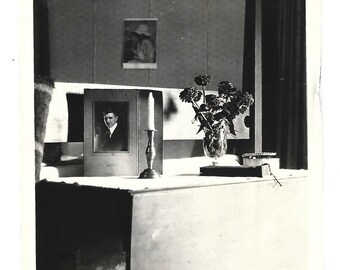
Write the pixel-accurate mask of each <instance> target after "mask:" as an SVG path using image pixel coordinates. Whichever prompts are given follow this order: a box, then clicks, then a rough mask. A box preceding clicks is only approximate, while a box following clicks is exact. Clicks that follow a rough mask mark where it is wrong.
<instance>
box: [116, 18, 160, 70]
mask: <svg viewBox="0 0 340 270" xmlns="http://www.w3.org/2000/svg"><path fill="white" fill-rule="evenodd" d="M123 28H124V38H123V57H122V59H123V68H124V69H156V68H157V19H150V18H146V19H125V20H124V22H123Z"/></svg>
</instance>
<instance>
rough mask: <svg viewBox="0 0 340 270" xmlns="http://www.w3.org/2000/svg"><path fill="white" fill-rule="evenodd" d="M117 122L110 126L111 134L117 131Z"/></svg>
mask: <svg viewBox="0 0 340 270" xmlns="http://www.w3.org/2000/svg"><path fill="white" fill-rule="evenodd" d="M117 125H118V124H117V123H115V124H114V125H113V126H112V127H110V128H109V130H110V136H111V135H112V133H113V132H114V131H115V129H116V127H117Z"/></svg>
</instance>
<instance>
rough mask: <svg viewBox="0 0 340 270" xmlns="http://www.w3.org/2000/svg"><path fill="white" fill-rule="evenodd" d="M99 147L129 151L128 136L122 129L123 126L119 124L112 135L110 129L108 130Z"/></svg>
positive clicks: (106, 149)
mask: <svg viewBox="0 0 340 270" xmlns="http://www.w3.org/2000/svg"><path fill="white" fill-rule="evenodd" d="M99 149H100V150H101V151H127V150H128V147H127V136H126V134H125V132H124V131H123V130H122V127H121V126H119V125H117V127H116V129H115V130H114V131H113V133H112V135H111V137H110V131H109V130H107V131H106V132H105V133H104V134H103V135H102V136H101V144H100V147H99Z"/></svg>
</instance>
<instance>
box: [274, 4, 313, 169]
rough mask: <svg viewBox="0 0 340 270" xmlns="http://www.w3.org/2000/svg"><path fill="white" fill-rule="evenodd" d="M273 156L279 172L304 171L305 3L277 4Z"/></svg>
mask: <svg viewBox="0 0 340 270" xmlns="http://www.w3.org/2000/svg"><path fill="white" fill-rule="evenodd" d="M277 18H278V22H277V28H278V29H277V35H278V36H277V40H278V46H277V49H278V52H277V57H278V61H277V63H278V74H277V75H278V76H277V78H276V84H277V87H276V91H277V95H276V98H277V100H276V104H277V108H276V152H277V153H278V155H279V157H280V160H281V167H282V168H290V169H307V93H306V42H305V41H306V37H305V36H306V32H305V25H306V24H305V0H278V16H277Z"/></svg>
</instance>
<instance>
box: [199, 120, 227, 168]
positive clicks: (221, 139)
mask: <svg viewBox="0 0 340 270" xmlns="http://www.w3.org/2000/svg"><path fill="white" fill-rule="evenodd" d="M227 134H228V133H227V128H226V126H225V125H221V126H219V127H218V128H215V129H212V130H210V129H206V130H204V138H203V151H204V154H205V155H206V156H207V157H209V158H212V159H213V160H212V164H213V165H214V166H216V165H218V163H219V162H218V160H219V158H220V157H222V156H223V155H224V154H225V153H226V151H227V146H228V144H227Z"/></svg>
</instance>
